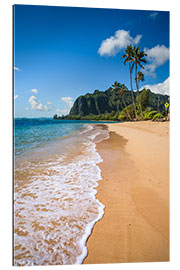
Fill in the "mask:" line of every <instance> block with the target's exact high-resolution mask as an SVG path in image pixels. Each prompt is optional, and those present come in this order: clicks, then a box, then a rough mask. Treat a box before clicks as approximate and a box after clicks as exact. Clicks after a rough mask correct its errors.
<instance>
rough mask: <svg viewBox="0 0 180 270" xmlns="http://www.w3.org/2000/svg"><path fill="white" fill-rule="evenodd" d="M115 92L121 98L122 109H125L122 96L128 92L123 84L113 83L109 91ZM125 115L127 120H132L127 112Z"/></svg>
mask: <svg viewBox="0 0 180 270" xmlns="http://www.w3.org/2000/svg"><path fill="white" fill-rule="evenodd" d="M114 90H115V91H116V93H117V94H118V95H119V96H121V99H122V101H123V104H124V107H127V105H126V102H125V99H124V97H123V95H124V94H125V93H126V92H127V91H128V89H127V87H126V86H125V85H124V84H120V83H118V82H117V81H115V82H114V84H112V90H111V91H114ZM127 115H128V118H129V120H132V117H131V116H130V114H129V112H128V111H127Z"/></svg>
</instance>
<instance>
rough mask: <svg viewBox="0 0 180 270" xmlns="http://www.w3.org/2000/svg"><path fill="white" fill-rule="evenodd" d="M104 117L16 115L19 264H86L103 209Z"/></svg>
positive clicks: (16, 245)
mask: <svg viewBox="0 0 180 270" xmlns="http://www.w3.org/2000/svg"><path fill="white" fill-rule="evenodd" d="M95 123H96V125H95ZM99 123H101V122H93V121H70V120H68V121H64V120H62V121H61V120H53V119H15V122H14V146H15V149H14V153H15V158H14V265H15V266H26V265H59V264H81V263H82V262H83V260H84V258H85V257H86V255H87V247H86V241H87V239H88V237H89V235H90V234H91V231H92V228H93V226H94V224H95V223H96V222H97V221H98V220H99V219H101V218H102V217H103V214H104V205H102V203H101V202H100V201H98V200H97V198H96V193H97V191H96V189H95V187H96V186H97V185H98V181H100V180H101V179H102V177H101V170H100V168H99V167H98V165H97V164H98V163H100V162H102V158H101V156H100V155H99V154H98V152H97V151H96V143H97V142H99V141H102V140H104V139H107V138H108V137H109V133H108V130H107V129H105V128H102V126H100V125H97V124H99ZM102 123H105V122H102ZM108 123H109V122H108Z"/></svg>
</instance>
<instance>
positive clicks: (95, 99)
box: [69, 88, 169, 116]
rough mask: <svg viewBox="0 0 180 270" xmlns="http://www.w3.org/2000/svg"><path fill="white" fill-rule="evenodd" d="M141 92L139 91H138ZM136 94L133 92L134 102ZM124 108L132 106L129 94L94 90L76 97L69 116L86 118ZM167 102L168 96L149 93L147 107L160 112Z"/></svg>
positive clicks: (108, 90) (109, 90) (110, 89)
mask: <svg viewBox="0 0 180 270" xmlns="http://www.w3.org/2000/svg"><path fill="white" fill-rule="evenodd" d="M140 92H141V91H140ZM136 95H137V93H136V92H134V98H135V100H136ZM123 98H124V101H125V104H126V106H128V105H130V104H132V99H131V92H130V91H126V92H125V94H124V95H123V96H119V95H118V93H117V91H112V88H109V89H107V90H106V91H104V92H103V91H99V90H95V91H94V93H93V94H89V93H88V94H86V95H84V96H80V97H78V98H77V99H76V100H75V102H74V104H73V107H72V108H71V111H70V113H69V116H87V115H100V114H106V113H111V112H112V111H114V112H120V111H122V110H123V108H124V107H125V105H124V102H123ZM168 101H169V96H168V95H161V94H155V93H152V92H151V91H150V95H149V102H148V107H151V109H153V110H157V111H160V112H162V111H163V110H164V104H165V102H168Z"/></svg>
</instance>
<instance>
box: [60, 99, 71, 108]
mask: <svg viewBox="0 0 180 270" xmlns="http://www.w3.org/2000/svg"><path fill="white" fill-rule="evenodd" d="M61 100H62V101H64V102H65V103H66V104H67V105H68V107H69V108H71V107H72V105H73V98H72V97H62V98H61Z"/></svg>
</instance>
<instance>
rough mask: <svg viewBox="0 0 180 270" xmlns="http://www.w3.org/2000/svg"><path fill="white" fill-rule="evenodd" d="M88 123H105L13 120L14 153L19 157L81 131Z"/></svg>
mask: <svg viewBox="0 0 180 270" xmlns="http://www.w3.org/2000/svg"><path fill="white" fill-rule="evenodd" d="M88 123H89V124H93V123H98V124H99V123H105V122H100V121H99V122H97V121H86V120H84V121H77V120H53V119H47V118H34V119H33V118H32V119H28V118H16V119H15V120H14V153H15V155H20V154H22V153H24V152H26V151H28V150H30V149H33V148H37V147H40V146H43V145H45V144H47V143H50V142H52V141H56V140H58V139H60V138H62V137H64V136H68V135H70V134H73V133H75V132H77V131H79V130H82V129H83V127H84V125H85V124H88ZM108 123H109V122H108Z"/></svg>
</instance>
